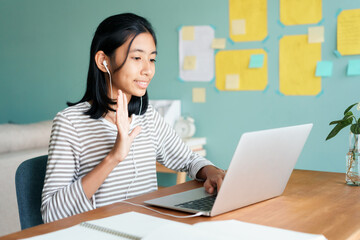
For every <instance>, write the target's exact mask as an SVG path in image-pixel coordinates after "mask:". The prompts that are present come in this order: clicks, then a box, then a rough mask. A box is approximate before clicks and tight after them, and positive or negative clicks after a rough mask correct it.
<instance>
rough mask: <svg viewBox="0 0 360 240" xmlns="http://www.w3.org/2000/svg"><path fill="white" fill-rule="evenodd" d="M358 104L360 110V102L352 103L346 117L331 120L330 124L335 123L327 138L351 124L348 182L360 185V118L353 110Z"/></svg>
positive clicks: (347, 162)
mask: <svg viewBox="0 0 360 240" xmlns="http://www.w3.org/2000/svg"><path fill="white" fill-rule="evenodd" d="M355 105H356V108H357V110H359V111H360V103H354V104H351V105H350V106H349V107H348V108H346V110H345V112H344V117H343V118H342V119H341V120H336V121H332V122H330V124H329V125H335V126H334V128H333V129H332V130H331V132H330V133H329V135H328V136H327V137H326V140H329V139H331V138H333V137H335V136H336V134H338V133H339V132H340V131H341V130H342V129H344V128H345V127H347V126H350V142H349V152H348V153H347V154H346V183H347V184H349V185H356V186H359V185H360V172H359V167H360V166H359V164H360V162H359V155H360V118H358V119H357V118H356V117H355V116H354V114H353V112H352V111H350V110H351V109H352V108H353V107H354V106H355Z"/></svg>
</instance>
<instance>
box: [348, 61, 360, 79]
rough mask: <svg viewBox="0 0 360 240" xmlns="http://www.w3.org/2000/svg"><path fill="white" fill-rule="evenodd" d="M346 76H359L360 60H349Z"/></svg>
mask: <svg viewBox="0 0 360 240" xmlns="http://www.w3.org/2000/svg"><path fill="white" fill-rule="evenodd" d="M347 75H348V76H357V75H360V60H349V63H348V67H347Z"/></svg>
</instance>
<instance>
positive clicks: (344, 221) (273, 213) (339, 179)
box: [0, 170, 360, 240]
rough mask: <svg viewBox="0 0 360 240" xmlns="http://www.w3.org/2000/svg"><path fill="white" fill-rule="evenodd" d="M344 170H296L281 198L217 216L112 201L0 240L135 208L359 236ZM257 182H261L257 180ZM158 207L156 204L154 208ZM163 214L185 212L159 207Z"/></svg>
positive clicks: (357, 191)
mask: <svg viewBox="0 0 360 240" xmlns="http://www.w3.org/2000/svg"><path fill="white" fill-rule="evenodd" d="M344 179H345V174H341V173H328V172H315V171H304V170H295V171H294V172H293V174H292V175H291V178H290V181H289V183H288V185H287V187H286V189H285V192H284V194H283V195H282V196H280V197H277V198H273V199H270V200H267V201H263V202H260V203H257V204H253V205H251V206H248V207H244V208H241V209H238V210H235V211H232V212H228V213H225V214H222V215H219V216H216V217H212V218H209V217H196V218H190V219H176V218H171V217H166V216H163V215H159V214H157V213H154V212H152V211H150V210H147V209H144V208H141V207H136V206H132V205H129V204H125V203H116V204H112V205H109V206H106V207H102V208H99V209H95V210H93V211H90V212H86V213H83V214H79V215H76V216H72V217H69V218H66V219H63V220H60V221H57V222H53V223H49V224H43V225H40V226H36V227H33V228H29V229H25V230H23V231H20V232H17V233H13V234H10V235H7V236H4V237H1V238H0V239H19V238H25V237H31V236H35V235H38V234H43V233H48V232H51V231H55V230H59V229H62V228H66V227H70V226H73V225H75V224H78V223H80V222H83V221H87V220H93V219H97V218H103V217H108V216H112V215H115V214H119V213H124V212H129V211H137V212H141V213H145V214H149V215H153V216H156V217H162V218H167V219H170V220H174V221H179V222H185V223H190V224H193V223H196V222H200V221H215V220H224V219H237V220H240V221H245V222H250V223H257V224H262V225H267V226H272V227H280V228H284V229H290V230H295V231H301V232H308V233H317V234H324V235H325V237H326V238H327V239H329V240H335V239H336V240H337V239H351V240H355V239H357V240H358V239H360V187H352V186H348V185H346V184H345V183H344V182H345V180H344ZM259 184H261V183H259ZM200 186H202V184H201V183H198V182H195V181H190V182H186V183H183V184H179V185H176V186H172V187H168V188H164V189H161V190H159V191H156V192H153V193H150V194H146V195H143V196H140V197H137V198H133V199H131V202H134V203H142V202H143V201H144V200H147V199H151V198H154V197H160V196H165V195H167V194H171V193H176V192H181V191H185V190H188V189H192V188H195V187H200ZM157 209H158V210H159V209H160V208H157ZM160 210H161V211H163V212H167V213H172V214H177V215H186V214H184V213H181V212H176V211H170V210H165V209H160Z"/></svg>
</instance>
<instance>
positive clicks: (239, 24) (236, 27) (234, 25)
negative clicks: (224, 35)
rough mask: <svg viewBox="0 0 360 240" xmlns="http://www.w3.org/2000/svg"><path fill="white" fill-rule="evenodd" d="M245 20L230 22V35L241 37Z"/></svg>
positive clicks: (243, 32)
mask: <svg viewBox="0 0 360 240" xmlns="http://www.w3.org/2000/svg"><path fill="white" fill-rule="evenodd" d="M245 23H246V22H245V19H235V20H232V22H231V33H232V34H233V35H243V34H245V33H246V30H245Z"/></svg>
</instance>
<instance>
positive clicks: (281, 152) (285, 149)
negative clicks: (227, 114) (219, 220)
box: [145, 124, 313, 216]
mask: <svg viewBox="0 0 360 240" xmlns="http://www.w3.org/2000/svg"><path fill="white" fill-rule="evenodd" d="M312 126H313V124H304V125H298V126H291V127H284V128H276V129H270V130H264V131H256V132H248V133H244V134H243V135H242V136H241V138H240V140H239V143H238V146H237V148H236V150H235V153H234V155H233V158H232V160H231V163H230V166H229V168H228V171H227V173H226V176H225V178H224V181H223V184H222V186H221V188H220V191H219V192H218V193H217V194H213V195H211V194H208V193H206V192H205V189H204V188H203V187H201V188H196V189H193V190H190V191H185V192H181V193H176V194H172V195H168V196H165V197H160V198H155V199H152V200H148V201H145V203H146V204H150V205H154V206H158V207H165V208H170V209H174V210H180V211H185V212H190V213H198V212H201V213H202V215H204V216H216V215H219V214H221V213H225V212H228V211H231V210H235V209H238V208H241V207H245V206H248V205H250V204H254V203H257V202H260V201H264V200H267V199H270V198H274V197H277V196H279V195H281V194H282V193H283V191H284V189H285V187H286V184H287V182H288V180H289V178H290V175H291V173H292V171H293V169H294V166H295V164H296V161H297V159H298V157H299V155H300V153H301V151H302V149H303V147H304V144H305V142H306V139H307V138H308V136H309V134H310V131H311V128H312Z"/></svg>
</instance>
